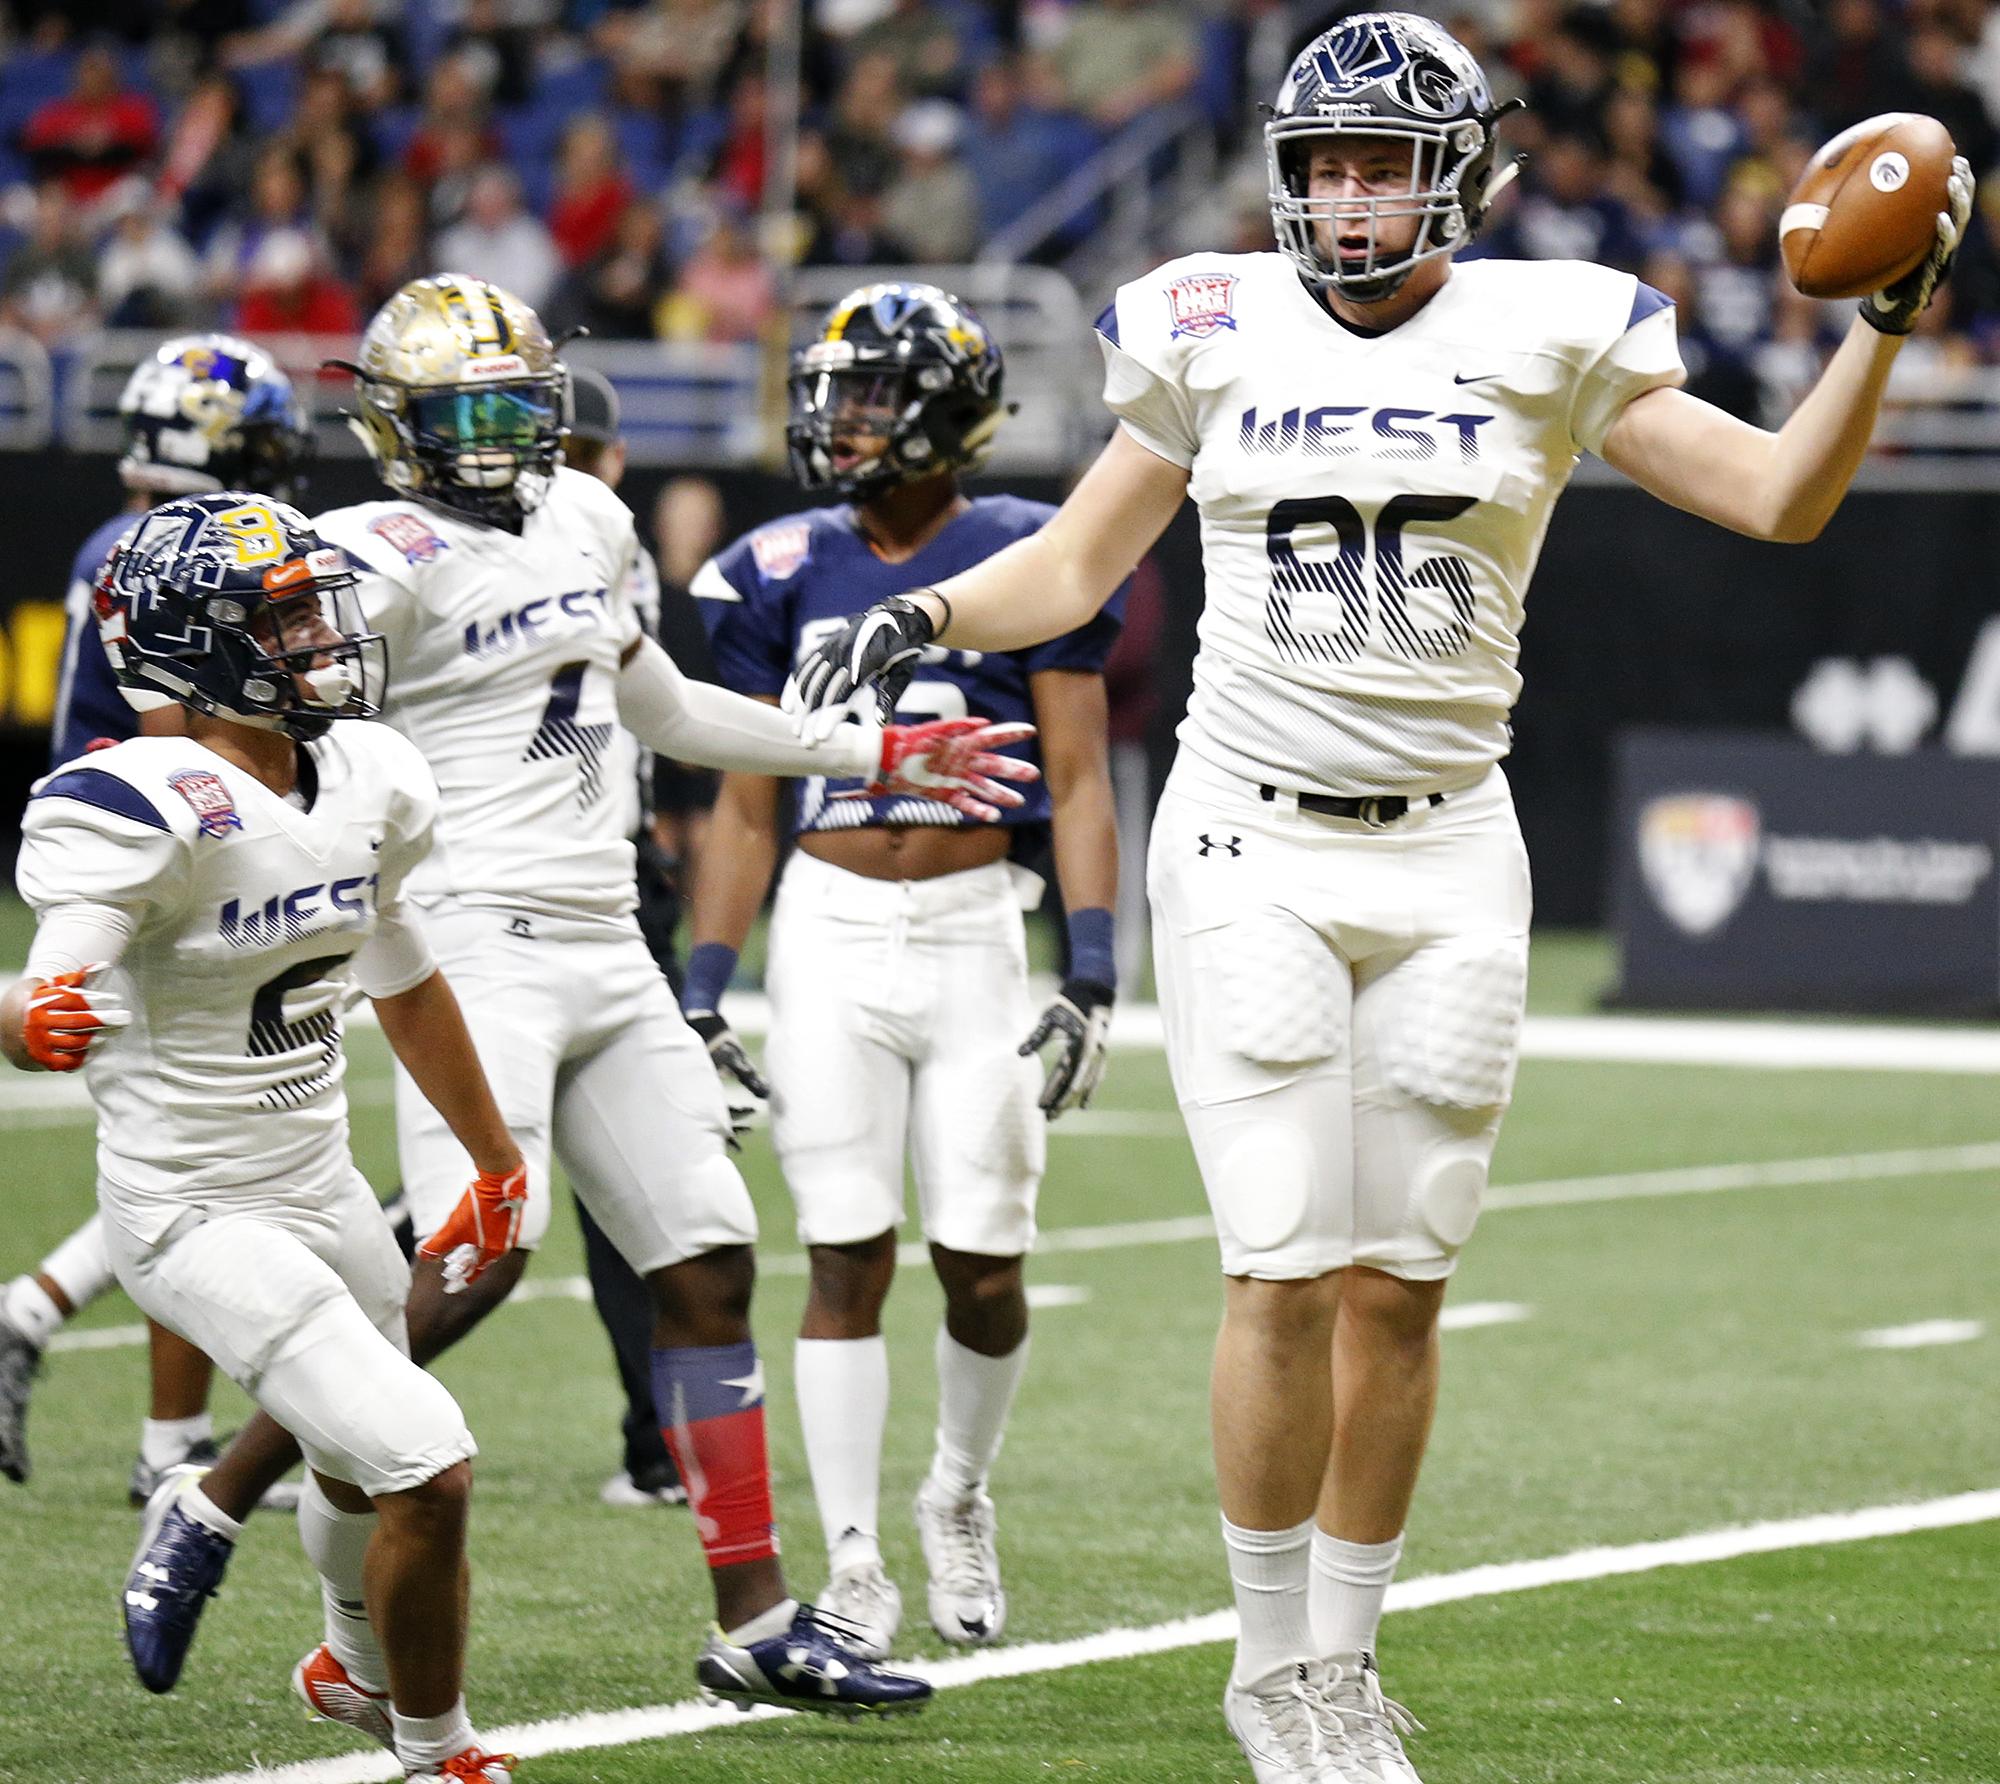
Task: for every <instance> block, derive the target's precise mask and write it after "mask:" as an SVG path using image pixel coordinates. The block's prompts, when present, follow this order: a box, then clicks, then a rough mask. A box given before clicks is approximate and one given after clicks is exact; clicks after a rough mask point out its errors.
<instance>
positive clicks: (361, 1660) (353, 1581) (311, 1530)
mask: <svg viewBox="0 0 2000 1784" xmlns="http://www.w3.org/2000/svg"><path fill="white" fill-rule="evenodd" d="M374 1534H375V1514H374V1513H373V1512H372V1511H342V1510H341V1509H340V1508H339V1507H338V1506H337V1505H335V1504H334V1503H333V1501H332V1500H330V1499H329V1498H327V1496H326V1495H325V1493H323V1492H322V1491H321V1490H320V1484H319V1481H318V1480H317V1478H315V1477H314V1476H313V1475H312V1474H311V1473H310V1472H308V1473H307V1475H306V1484H305V1487H304V1489H303V1490H302V1491H301V1492H300V1494H299V1542H300V1544H301V1545H302V1546H303V1547H304V1549H305V1552H306V1559H307V1560H308V1561H310V1562H311V1563H312V1564H313V1571H314V1572H315V1573H317V1574H318V1575H319V1595H320V1602H321V1603H322V1604H323V1605H324V1606H325V1609H326V1645H327V1646H328V1647H329V1648H331V1649H332V1650H333V1657H334V1659H336V1660H338V1661H339V1662H340V1664H341V1665H342V1666H344V1667H346V1668H347V1676H348V1677H349V1678H351V1679H352V1680H353V1681H354V1682H355V1684H357V1685H359V1686H360V1687H361V1688H362V1689H363V1690H364V1691H375V1692H383V1691H387V1690H388V1689H389V1669H388V1666H387V1665H386V1663H385V1662H384V1661H383V1658H382V1644H381V1643H380V1642H378V1641H377V1640H376V1639H375V1630H374V1628H373V1626H372V1625H371V1624H370V1623H369V1621H368V1607H367V1605H366V1604H365V1603H364V1602H363V1590H362V1565H363V1561H364V1558H365V1557H366V1555H367V1553H368V1544H369V1541H370V1539H371V1538H372V1537H373V1536H374ZM463 1708H464V1706H463V1705H461V1706H460V1710H461V1712H462V1711H463ZM469 1738H470V1736H469V1735H468V1739H469ZM465 1744H466V1743H465V1742H460V1743H459V1745H460V1746H463V1745H465ZM458 1750H459V1749H458V1747H453V1748H452V1749H451V1751H450V1752H448V1753H440V1754H433V1755H429V1756H428V1757H432V1758H438V1759H449V1758H450V1757H451V1755H452V1753H456V1752H457V1751H458Z"/></svg>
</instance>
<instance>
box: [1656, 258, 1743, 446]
mask: <svg viewBox="0 0 2000 1784" xmlns="http://www.w3.org/2000/svg"><path fill="white" fill-rule="evenodd" d="M1640 277H1641V278H1643V279H1644V280H1645V281H1646V283H1647V284H1648V285H1651V286H1652V287H1653V288H1654V289H1655V290H1656V291H1658V292H1659V293H1660V294H1661V295H1662V296H1664V297H1667V298H1670V299H1671V300H1672V301H1673V304H1674V308H1675V310H1676V312H1677V314H1676V315H1675V318H1674V329H1675V332H1676V333H1677V334H1678V336H1679V338H1680V346H1681V360H1682V363H1684V364H1685V365H1686V366H1687V372H1688V379H1687V388H1688V389H1689V390H1690V391H1692V392H1693V393H1694V394H1695V395H1696V396H1698V397H1701V398H1702V399H1703V400H1704V401H1706V402H1711V403H1714V404H1715V405H1716V407H1717V408H1719V409H1726V410H1728V411H1729V413H1730V414H1732V415H1737V416H1741V417H1742V418H1743V419H1744V420H1745V421H1756V420H1758V419H1759V415H1758V401H1759V389H1760V387H1759V384H1758V380H1757V369H1756V363H1755V359H1756V355H1755V351H1754V348H1755V343H1754V342H1752V343H1747V344H1746V343H1745V342H1742V341H1737V342H1734V343H1729V342H1724V341H1720V340H1718V339H1716V337H1715V335H1714V334H1713V332H1711V330H1710V329H1709V326H1708V320H1707V318H1706V317H1705V316H1704V315H1703V314H1702V310H1701V294H1700V291H1699V289H1698V287H1697V286H1696V284H1695V279H1694V269H1693V268H1692V267H1691V266H1689V264H1688V263H1687V261H1686V259H1685V258H1684V257H1683V256H1681V255H1679V254H1674V253H1658V254H1652V255H1649V256H1648V257H1647V260H1646V264H1645V266H1644V267H1643V268H1642V269H1641V271H1640Z"/></svg>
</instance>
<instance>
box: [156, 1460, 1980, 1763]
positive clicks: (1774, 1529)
mask: <svg viewBox="0 0 2000 1784" xmlns="http://www.w3.org/2000/svg"><path fill="white" fill-rule="evenodd" d="M1996 1519H2000V1490H1996V1491H1988V1492H1983V1493H1960V1494H1957V1495H1955V1496H1954V1497H1952V1498H1949V1499H1930V1500H1926V1501H1924V1502H1923V1503H1921V1504H1917V1505H1876V1506H1869V1507H1867V1508H1865V1509H1863V1510H1860V1511H1844V1512H1823V1513H1820V1514H1818V1515H1817V1516H1813V1517H1804V1518H1785V1519H1781V1520H1778V1521H1776V1522H1772V1523H1767V1524H1748V1525H1739V1526H1737V1527H1735V1528H1732V1529H1725V1530H1704V1531H1698V1532H1696V1533H1695V1534H1693V1535H1691V1536H1675V1537H1669V1538H1668V1539H1667V1540H1665V1541H1664V1542H1640V1543H1632V1544H1629V1545H1627V1546H1625V1547H1622V1548H1593V1549H1577V1550H1575V1551H1573V1552H1572V1553H1570V1554H1567V1555H1551V1556H1547V1557H1545V1558H1543V1559H1539V1560H1531V1561H1504V1562H1498V1563H1494V1564H1491V1565H1488V1566H1484V1567H1468V1568H1466V1569H1464V1570H1463V1571H1462V1572H1459V1573H1438V1574H1431V1575H1429V1576H1428V1577H1425V1578H1420V1579H1414V1580H1404V1581H1401V1582H1399V1583H1398V1584H1396V1585H1394V1586H1391V1587H1390V1588H1389V1609H1391V1610H1392V1611H1414V1610H1425V1609H1428V1608H1429V1607H1430V1606H1432V1605H1436V1604H1457V1603H1460V1602H1462V1601H1464V1600H1465V1599H1468V1598H1492V1597H1497V1596H1499V1595H1501V1594H1503V1593H1509V1592H1528V1591H1533V1590H1535V1589H1537V1588H1539V1587H1542V1586H1565V1585H1581V1584H1584V1583H1586V1582H1588V1581H1590V1580H1602V1579H1611V1578H1614V1577H1617V1576H1621V1575H1627V1574H1635V1573H1650V1572H1652V1571H1654V1570H1655V1569H1657V1568H1662V1567H1695V1566H1701V1565H1704V1564H1706V1563H1709V1562H1714V1561H1734V1560H1739V1559H1741V1558H1742V1557H1743V1556H1745V1555H1771V1554H1777V1553H1779V1552H1780V1551H1782V1550H1785V1549H1812V1548H1824V1547H1828V1546H1831V1545H1833V1544H1835V1543H1845V1542H1866V1541H1868V1540H1870V1539H1872V1538H1875V1537H1882V1536H1908V1535H1910V1534H1912V1533H1913V1532H1915V1531H1919V1530H1951V1529H1956V1528H1959V1527H1961V1526H1963V1525H1966V1524H1985V1523H1991V1522H1993V1521H1994V1520H1996ZM1235 1634H1236V1614H1235V1612H1233V1611H1210V1612H1209V1613H1207V1614H1206V1615H1204V1616H1195V1617H1179V1618H1176V1619H1174V1620H1173V1621H1172V1622H1168V1623H1156V1624H1153V1625H1152V1626H1150V1627H1149V1628H1145V1629H1105V1630H1100V1631H1099V1632H1098V1633H1097V1634H1095V1635H1084V1636H1078V1637H1076V1638H1074V1639H1073V1640H1070V1641H1057V1642H1024V1643H1023V1644H1021V1645H1020V1646H1019V1647H1007V1648H992V1649H988V1650H986V1651H985V1652H983V1653H977V1654H968V1655H965V1656H964V1657H962V1658H959V1659H954V1660H942V1661H933V1662H925V1663H922V1664H917V1665H912V1666H910V1667H909V1668H908V1670H909V1671H911V1672H914V1673H918V1674H920V1675H921V1676H923V1677H924V1678H927V1679H929V1680H930V1681H931V1683H932V1684H933V1685H935V1686H936V1687H937V1688H938V1689H939V1690H940V1691H950V1690H954V1689H956V1688H958V1687H959V1686H963V1685H978V1684H983V1683H985V1682H987V1681H989V1680H993V1679H1018V1678H1024V1677H1028V1676H1030V1675H1032V1674H1036V1673H1051V1672H1066V1671H1068V1670H1070V1669H1071V1668H1073V1667H1078V1666H1089V1665H1092V1664H1094V1663H1096V1662H1099V1661H1105V1660H1133V1659H1137V1658H1139V1657H1140V1656H1141V1655H1145V1654H1164V1653H1168V1652H1170V1651H1172V1650H1175V1649H1179V1648H1197V1647H1205V1646H1208V1645H1209V1644H1211V1643H1215V1642H1225V1641H1229V1640H1230V1639H1232V1638H1233V1637H1234V1635H1235ZM787 1713H788V1712H786V1711H784V1710H770V1711H755V1712H752V1714H753V1715H755V1716H764V1715H770V1716H782V1715H785V1714H787ZM749 1719H750V1718H749V1717H745V1716H742V1715H740V1714H739V1713H738V1712H737V1711H735V1710H733V1709H726V1708H713V1707H711V1706H709V1705H707V1704H702V1703H693V1702H683V1703H669V1704H654V1705H652V1706H650V1707H647V1708H641V1709H629V1710H609V1711H601V1712H597V1713H595V1714H589V1715H582V1716H558V1717H555V1718H553V1719H552V1720H550V1721H546V1722H528V1723H523V1724H521V1725H520V1726H519V1727H516V1728H496V1729H491V1730H489V1731H488V1733H487V1735H486V1740H487V1742H488V1744H489V1745H490V1746H492V1747H494V1748H506V1749H511V1750H512V1751H513V1752H516V1753H518V1754H520V1755H521V1757H522V1758H524V1759H533V1758H536V1757H537V1756H539V1755H541V1754H546V1753H579V1752H585V1751H591V1750H596V1749H599V1748H604V1747H624V1746H630V1745H632V1744H633V1743H634V1742H637V1741H649V1740H659V1739H662V1738H664V1737H666V1736H669V1735H680V1734H696V1733H700V1732H702V1731H704V1730H710V1729H719V1728H735V1727H740V1726H741V1725H742V1723H743V1722H745V1721H748V1720H749ZM400 1771H401V1767H399V1766H398V1765H397V1764H396V1762H395V1761H394V1760H393V1759H390V1758H388V1757H387V1756H386V1755H384V1754H380V1753H349V1754H343V1755H341V1756H340V1757H339V1758H337V1759H306V1760H301V1761H299V1762H297V1763H296V1764H293V1765H283V1766H275V1767H271V1768H268V1769H267V1768H265V1767H261V1766H260V1767H258V1768H256V1769H255V1770H252V1771H247V1772H228V1773H224V1774H222V1775H221V1776H217V1777H210V1778H203V1779H199V1780H196V1784H377V1781H378V1780H383V1779H393V1778H395V1777H396V1776H397V1775H398V1773H399V1772H400Z"/></svg>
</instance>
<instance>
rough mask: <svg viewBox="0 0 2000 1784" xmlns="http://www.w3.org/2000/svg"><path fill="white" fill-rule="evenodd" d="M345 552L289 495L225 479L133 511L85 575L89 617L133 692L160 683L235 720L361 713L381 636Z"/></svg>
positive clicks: (313, 723) (377, 701)
mask: <svg viewBox="0 0 2000 1784" xmlns="http://www.w3.org/2000/svg"><path fill="white" fill-rule="evenodd" d="M357 581H358V578H357V577H356V576H355V573H354V570H353V568H352V566H351V565H350V564H349V563H348V561H347V558H346V555H345V554H344V553H342V552H340V551H338V550H336V549H334V548H333V547H331V546H328V545H326V544H324V543H322V542H321V540H320V537H319V535H318V534H317V533H315V532H314V531H313V529H312V523H311V522H310V521H309V520H307V519H306V517H305V516H304V515H303V514H301V513H300V512H299V511H298V510H297V509H296V508H291V507H287V506H286V505H285V504H284V503H283V502H274V501H270V500H268V499H267V498H265V497H263V496H259V495H250V494H247V493H245V492H242V491H238V490H225V491H223V492H221V493H219V494H215V495H199V496H182V497H180V498H179V499H177V500H175V501H171V502H163V503H162V504H161V505H160V506H159V507H157V508H155V509H153V510H152V512H151V513H149V514H147V515H145V516H143V517H142V518H141V519H140V521H139V523H138V525H137V526H136V527H134V528H133V530H132V531H131V533H129V534H128V535H127V536H126V539H125V541H124V543H123V544H121V545H120V546H119V547H118V549H117V550H116V551H114V552H113V553H112V554H111V557H110V559H109V561H107V562H106V564H105V566H104V570H103V572H102V574H101V575H100V576H99V577H98V581H97V593H96V597H95V600H96V609H97V625H98V632H99V635H100V636H101V637H102V638H103V640H104V652H105V655H106V656H107V657H109V658H110V659H111V669H112V673H113V674H114V675H116V676H117V678H118V684H119V686H120V687H121V688H124V689H125V690H127V693H128V695H130V694H134V693H136V694H138V695H139V696H140V699H138V700H134V701H133V704H134V705H141V704H142V702H143V704H145V705H151V704H153V703H154V702H153V700H147V699H145V696H147V695H151V696H154V697H155V698H157V696H159V695H165V696H166V697H167V698H168V699H169V700H175V701H178V702H180V704H182V705H183V706H191V707H193V708H194V709H195V711H197V712H207V713H214V714H216V715H217V716H218V717H221V718H228V719H234V720H236V721H237V722H238V723H240V724H246V725H256V726H258V727H260V728H263V729H266V730H281V731H289V732H290V733H291V734H292V735H293V736H294V737H305V738H311V737H318V736H320V735H321V734H322V733H324V732H325V730H326V728H327V725H328V724H329V723H330V722H331V721H332V720H334V719H368V718H374V717H375V716H376V715H377V714H378V713H379V712H380V711H381V710H382V691H383V688H384V687H385V686H386V684H387V681H388V646H387V645H386V643H385V642H384V641H383V638H382V635H381V634H380V633H379V632H371V631H369V630H367V627H366V622H365V621H364V620H363V618H362V614H361V603H360V599H359V597H358V595H357V594H356V592H355V590H356V583H357Z"/></svg>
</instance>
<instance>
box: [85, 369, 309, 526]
mask: <svg viewBox="0 0 2000 1784" xmlns="http://www.w3.org/2000/svg"><path fill="white" fill-rule="evenodd" d="M118 415H119V419H120V420H122V421H123V422H124V424H125V442H126V443H125V456H124V457H123V458H121V459H120V460H119V461H118V475H119V477H120V478H121V479H122V480H123V481H124V484H125V487H126V488H127V489H136V490H144V491H147V492H149V493H152V494H155V495H162V496H167V495H192V494H196V493H199V492H202V491H206V490H214V489H254V490H256V491H257V492H258V493H259V494H260V495H267V496H276V497H277V498H278V500H279V501H281V502H288V501H291V500H293V499H294V498H295V497H296V495H297V494H298V490H299V486H300V484H301V482H302V481H303V475H302V474H303V472H304V469H305V464H306V461H307V459H308V458H310V456H311V454H312V427H311V424H310V423H309V422H308V421H307V419H306V412H305V407H304V405H303V404H302V403H301V402H300V401H299V398H298V393H297V392H296V391H295V390H294V389H293V388H292V381H291V379H290V378H288V377H286V376H285V374H284V373H283V372H281V371H280V370H279V369H278V366H277V363H276V362H275V361H274V360H273V359H272V358H271V356H270V355H269V354H268V353H266V352H265V351H264V350H263V349H262V348H260V347H254V346H252V345H251V344H250V342H248V341H244V340H238V339H237V338H236V337H235V336H234V335H222V334H198V335H180V336H178V337H176V338H175V339H173V340H171V341H167V342H164V343H163V344H162V345H161V346H159V347H158V348H156V349H155V350H154V352H153V354H152V356H151V357H150V358H147V359H143V360H141V361H140V362H139V364H138V365H136V366H134V367H133V368H132V376H131V377H130V378H128V379H127V380H126V383H125V391H124V394H123V395H122V396H120V397H119V399H118Z"/></svg>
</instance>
